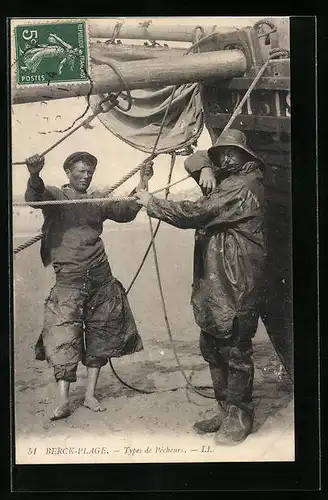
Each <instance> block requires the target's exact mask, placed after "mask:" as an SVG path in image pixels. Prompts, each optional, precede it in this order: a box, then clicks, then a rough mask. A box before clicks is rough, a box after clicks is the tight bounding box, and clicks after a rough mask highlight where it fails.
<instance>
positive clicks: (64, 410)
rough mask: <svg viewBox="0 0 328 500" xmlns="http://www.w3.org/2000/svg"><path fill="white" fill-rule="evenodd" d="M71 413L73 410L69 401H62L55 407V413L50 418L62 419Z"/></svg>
mask: <svg viewBox="0 0 328 500" xmlns="http://www.w3.org/2000/svg"><path fill="white" fill-rule="evenodd" d="M70 414H71V410H70V407H69V403H68V402H67V403H61V404H60V405H58V406H57V408H55V411H54V414H53V416H52V417H51V419H50V420H60V419H62V418H66V417H69V416H70Z"/></svg>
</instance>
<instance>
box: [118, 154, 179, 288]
mask: <svg viewBox="0 0 328 500" xmlns="http://www.w3.org/2000/svg"><path fill="white" fill-rule="evenodd" d="M175 161H176V153H172V154H171V163H170V171H169V176H168V184H167V186H168V187H166V189H165V199H166V200H167V198H168V196H169V194H170V183H171V179H172V172H173V168H174V165H175ZM160 225H161V221H160V220H159V221H157V224H156V228H155V231H154V238H156V235H157V233H158V230H159V228H160ZM151 246H152V240H150V242H149V244H148V247H147V249H146V251H145V254H144V256H143V258H142V260H141V262H140V265H139V267H138V269H137V271H136V272H135V274H134V276H133V278H132V280H131V283H130V285H129V286H128V288H127V290H126V293H127V294H128V293H129V291H130V290H131V288H132V287H133V285H134V283H135V281H136V279H137V277H138V276H139V274H140V271H141V269H142V268H143V265H144V263H145V262H146V259H147V257H148V254H149V251H150V249H151Z"/></svg>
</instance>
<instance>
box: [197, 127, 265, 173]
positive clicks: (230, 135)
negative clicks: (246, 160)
mask: <svg viewBox="0 0 328 500" xmlns="http://www.w3.org/2000/svg"><path fill="white" fill-rule="evenodd" d="M228 146H229V147H232V146H233V147H236V148H240V149H243V150H244V151H246V153H248V154H249V155H250V156H252V157H253V158H255V159H256V160H258V161H259V162H260V163H261V166H264V163H263V160H262V159H261V158H260V157H259V156H257V155H256V154H255V153H254V152H253V151H252V150H251V149H250V148H249V147H248V146H247V139H246V135H245V134H244V133H243V132H242V131H241V130H237V129H234V128H230V129H228V130H226V131H225V132H224V133H223V134H221V136H220V137H219V138H218V140H217V141H216V143H215V144H214V146H212V147H211V148H209V149H208V151H207V154H208V157H209V159H210V160H211V161H212V162H213V163H215V159H216V153H217V150H218V149H219V148H221V147H228Z"/></svg>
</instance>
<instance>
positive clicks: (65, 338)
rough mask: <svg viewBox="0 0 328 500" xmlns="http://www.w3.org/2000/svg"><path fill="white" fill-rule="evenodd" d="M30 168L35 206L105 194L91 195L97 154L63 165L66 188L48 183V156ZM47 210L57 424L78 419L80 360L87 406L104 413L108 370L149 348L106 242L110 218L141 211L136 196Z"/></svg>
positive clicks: (42, 351) (45, 348)
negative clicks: (102, 388)
mask: <svg viewBox="0 0 328 500" xmlns="http://www.w3.org/2000/svg"><path fill="white" fill-rule="evenodd" d="M26 164H27V167H28V170H29V172H30V177H29V180H28V183H27V189H26V193H25V200H26V201H27V202H39V201H49V200H79V199H83V198H90V197H98V196H99V193H98V194H96V193H94V194H91V195H89V194H88V193H87V190H88V188H89V186H90V183H91V181H92V177H93V175H94V172H95V168H96V165H97V158H96V157H95V156H93V155H91V154H90V153H87V152H84V151H82V152H76V153H73V154H71V155H70V156H69V157H68V158H67V159H66V160H65V162H64V165H63V167H64V170H65V173H66V175H67V177H68V181H69V182H68V184H65V185H64V186H62V187H61V188H57V187H53V186H47V187H46V186H45V185H44V182H43V180H42V179H41V177H40V175H39V174H40V171H41V170H42V168H43V166H44V158H42V157H40V156H39V155H35V156H32V157H31V158H28V159H27V160H26ZM152 175H153V172H152V163H151V162H148V163H145V164H144V165H143V167H142V168H141V171H140V176H141V179H140V183H139V188H143V189H145V188H147V184H148V180H149V179H150V178H151V177H152ZM134 192H135V191H133V192H132V193H131V195H132V194H133V193H134ZM33 206H35V205H33ZM40 208H42V210H43V215H44V219H45V220H44V225H43V238H42V243H41V258H42V261H43V264H44V266H48V265H49V264H50V263H51V264H52V266H53V269H54V271H55V275H56V283H55V286H54V287H53V288H52V290H51V291H50V295H49V297H48V298H47V300H46V301H45V305H44V325H43V330H42V334H41V336H40V337H39V340H38V342H37V344H36V358H37V359H39V360H45V359H46V360H47V361H48V362H49V364H50V365H51V366H52V367H53V370H54V376H55V379H56V381H57V382H58V389H59V404H58V406H57V407H56V408H55V410H54V414H53V417H52V420H58V419H61V418H65V417H67V416H69V415H70V412H71V410H70V405H69V388H70V384H71V382H75V381H76V371H77V366H78V363H79V361H82V362H83V364H84V365H85V366H86V367H87V382H86V392H85V400H84V405H85V406H86V407H88V408H90V409H91V410H93V411H103V410H105V408H104V407H103V406H102V405H101V404H100V403H99V401H98V400H97V399H96V397H95V389H96V384H97V380H98V376H99V372H100V368H101V367H102V366H104V365H105V364H106V363H107V361H108V359H109V358H112V357H120V356H124V355H126V354H132V353H134V352H137V351H140V350H141V349H142V348H143V345H142V341H141V338H140V336H139V333H138V331H137V327H136V324H135V321H134V318H133V315H132V311H131V309H130V306H129V303H128V300H127V297H126V293H125V290H124V288H123V286H122V284H121V283H120V282H119V281H118V280H117V279H116V278H115V277H114V276H113V275H112V271H111V268H110V265H109V262H108V259H107V256H106V253H105V249H104V244H103V242H102V240H101V238H100V235H101V233H102V231H103V222H104V221H105V220H107V219H109V220H113V221H116V222H129V221H132V220H134V219H135V217H136V215H137V213H138V212H139V210H140V208H141V207H140V206H139V205H138V204H137V203H136V201H135V200H134V199H133V198H131V200H122V201H115V200H108V202H107V201H106V202H102V203H96V202H95V203H85V204H84V203H80V204H78V203H76V204H74V203H72V204H62V205H58V204H57V205H44V206H42V207H41V206H40Z"/></svg>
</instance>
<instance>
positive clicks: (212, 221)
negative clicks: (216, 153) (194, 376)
mask: <svg viewBox="0 0 328 500" xmlns="http://www.w3.org/2000/svg"><path fill="white" fill-rule="evenodd" d="M207 164H208V163H207ZM205 165H206V162H205ZM185 166H186V169H187V171H188V170H189V173H190V174H192V175H193V177H194V178H195V179H196V180H197V176H199V172H200V170H201V168H202V167H203V166H204V163H203V164H201V165H199V163H198V166H197V167H195V166H194V165H193V166H192V167H191V168H189V169H188V162H186V164H185ZM147 212H148V215H150V216H151V217H156V218H158V219H160V220H162V221H165V222H167V223H168V224H171V225H173V226H175V227H178V228H181V229H196V233H195V251H194V275H193V285H192V296H191V303H192V306H193V311H194V317H195V321H196V323H197V324H198V325H199V327H200V328H201V329H202V330H203V331H205V332H207V333H209V334H212V335H214V336H215V337H220V338H226V339H227V340H228V339H231V338H232V336H234V335H236V331H237V332H238V333H237V334H238V338H239V340H240V341H243V340H249V339H250V338H251V337H252V336H254V334H255V332H256V329H257V323H258V318H259V311H258V310H259V301H260V296H261V285H262V276H263V270H264V263H265V257H266V251H265V246H264V236H263V184H262V171H261V169H260V168H259V165H258V163H256V162H248V163H246V164H245V165H244V166H243V168H242V169H241V171H240V172H239V173H238V174H237V175H230V176H229V177H227V178H225V179H224V180H222V181H221V182H220V184H219V185H218V186H217V188H216V189H215V190H214V191H213V192H212V193H211V194H210V195H208V196H203V197H201V198H200V199H198V200H197V201H187V200H186V201H180V202H174V201H167V200H162V199H158V198H154V197H152V198H151V200H150V202H149V204H148V206H147ZM235 325H238V328H237V329H236V328H235Z"/></svg>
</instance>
